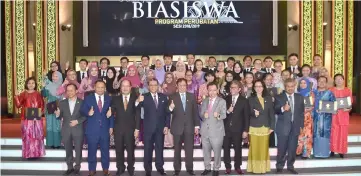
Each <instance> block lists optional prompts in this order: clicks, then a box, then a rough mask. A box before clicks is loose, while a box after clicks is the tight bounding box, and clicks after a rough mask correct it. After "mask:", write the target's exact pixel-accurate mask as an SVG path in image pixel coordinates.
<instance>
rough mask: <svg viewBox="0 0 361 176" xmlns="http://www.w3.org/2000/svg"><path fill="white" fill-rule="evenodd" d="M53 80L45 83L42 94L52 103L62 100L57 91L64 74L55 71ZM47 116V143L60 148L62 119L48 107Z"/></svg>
mask: <svg viewBox="0 0 361 176" xmlns="http://www.w3.org/2000/svg"><path fill="white" fill-rule="evenodd" d="M51 78H52V79H51V80H52V81H50V82H48V84H46V83H45V82H44V83H43V89H42V90H41V95H42V96H43V97H45V99H46V100H47V102H46V103H48V104H49V103H52V102H54V101H59V100H61V97H60V96H57V94H56V91H57V90H58V89H59V87H60V86H61V84H62V82H63V75H62V74H61V73H60V72H59V71H54V72H53V74H52V77H51ZM45 118H46V145H47V146H50V147H51V148H57V149H58V148H59V147H60V143H61V134H60V130H61V127H60V123H61V122H60V120H59V119H58V118H56V116H55V113H52V114H50V113H49V112H48V109H46V111H45Z"/></svg>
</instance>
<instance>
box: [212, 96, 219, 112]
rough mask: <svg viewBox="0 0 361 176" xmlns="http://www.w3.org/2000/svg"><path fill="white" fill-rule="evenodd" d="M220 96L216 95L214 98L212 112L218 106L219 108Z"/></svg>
mask: <svg viewBox="0 0 361 176" xmlns="http://www.w3.org/2000/svg"><path fill="white" fill-rule="evenodd" d="M218 98H219V97H216V98H215V99H214V103H213V105H212V112H214V111H215V110H216V108H217V106H218V102H219V101H218Z"/></svg>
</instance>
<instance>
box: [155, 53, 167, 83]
mask: <svg viewBox="0 0 361 176" xmlns="http://www.w3.org/2000/svg"><path fill="white" fill-rule="evenodd" d="M163 65H164V64H163V61H162V60H160V59H157V60H156V61H155V68H154V74H155V78H157V80H158V84H159V85H161V84H163V82H164V75H165V71H164V67H163Z"/></svg>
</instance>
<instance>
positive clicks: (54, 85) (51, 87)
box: [45, 71, 63, 97]
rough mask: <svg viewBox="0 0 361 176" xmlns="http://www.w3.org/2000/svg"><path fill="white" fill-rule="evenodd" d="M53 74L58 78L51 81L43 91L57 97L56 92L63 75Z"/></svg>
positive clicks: (56, 72)
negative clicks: (45, 90)
mask: <svg viewBox="0 0 361 176" xmlns="http://www.w3.org/2000/svg"><path fill="white" fill-rule="evenodd" d="M55 74H56V75H57V76H58V81H56V82H53V81H51V82H50V83H49V84H48V85H46V86H45V89H47V90H48V91H49V93H50V94H51V95H52V96H54V97H55V96H57V95H56V91H57V90H58V88H59V87H60V86H61V84H62V83H63V75H62V74H61V73H60V72H59V71H55Z"/></svg>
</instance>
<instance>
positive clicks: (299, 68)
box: [287, 66, 302, 78]
mask: <svg viewBox="0 0 361 176" xmlns="http://www.w3.org/2000/svg"><path fill="white" fill-rule="evenodd" d="M287 70H289V71H290V72H291V73H292V74H294V73H293V72H292V70H291V67H287ZM297 70H298V71H299V73H298V74H295V75H296V76H297V77H299V78H300V77H302V68H301V67H300V66H297Z"/></svg>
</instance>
